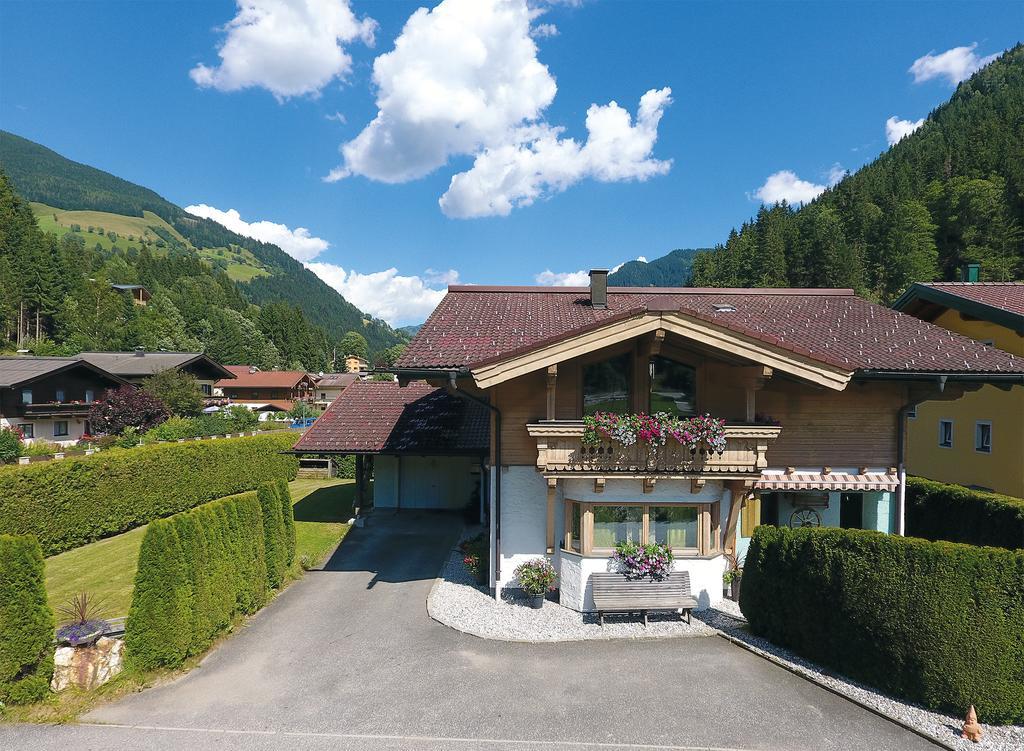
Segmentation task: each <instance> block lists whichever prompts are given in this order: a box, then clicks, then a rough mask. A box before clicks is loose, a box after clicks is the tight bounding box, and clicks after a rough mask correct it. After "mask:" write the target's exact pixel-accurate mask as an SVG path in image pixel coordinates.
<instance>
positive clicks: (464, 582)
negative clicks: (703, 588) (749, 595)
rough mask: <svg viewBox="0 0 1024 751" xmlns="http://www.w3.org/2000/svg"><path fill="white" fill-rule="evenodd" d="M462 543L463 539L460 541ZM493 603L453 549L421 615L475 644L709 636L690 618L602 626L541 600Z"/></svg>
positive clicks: (623, 619)
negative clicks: (481, 641) (535, 604)
mask: <svg viewBox="0 0 1024 751" xmlns="http://www.w3.org/2000/svg"><path fill="white" fill-rule="evenodd" d="M463 537H465V536H463ZM505 592H506V594H505V596H504V597H503V599H502V600H500V601H499V600H495V599H494V598H493V597H491V595H490V594H489V593H488V592H487V590H486V588H484V587H480V586H478V585H477V584H476V583H475V582H474V581H473V579H472V577H471V576H470V575H469V573H468V572H467V571H466V567H465V566H464V565H463V564H462V553H461V552H459V550H458V548H457V547H456V548H455V549H454V550H452V552H451V554H450V555H449V556H448V559H447V561H445V564H444V567H443V568H442V570H441V573H440V574H439V575H438V578H437V579H436V580H435V581H434V585H433V587H431V590H430V595H429V597H428V598H427V613H428V614H429V615H430V617H431V618H433V619H434V620H435V621H437V622H438V623H441V624H443V625H445V626H448V627H450V628H454V629H455V630H457V631H462V632H464V633H467V634H471V635H473V636H478V637H480V638H481V639H494V640H497V641H516V642H566V641H583V640H587V639H665V638H685V637H695V636H705V637H706V636H715V635H716V633H717V632H716V631H715V629H714V628H712V627H711V626H708V625H706V624H705V623H703V622H702V621H701V620H699V619H698V618H697V617H696V615H695V616H694V617H693V619H692V624H687V623H686V621H683V620H680V618H679V616H677V615H672V614H653V615H651V616H650V617H649V619H648V620H649V625H647V626H644V624H643V621H641V620H639V619H637V618H636V616H633V617H627V616H605V625H604V626H601V625H600V624H599V623H598V622H597V616H594V615H584V616H583V617H582V618H581V617H580V613H578V612H576V611H575V610H570V609H569V608H566V607H563V606H561V605H559V604H558V603H557V602H554V601H552V600H550V599H549V600H546V601H545V602H544V607H543V608H541V609H540V610H534V609H532V608H530V607H527V606H526V604H525V603H524V602H523V601H522V600H521V599H519V598H517V597H516V596H515V595H514V594H513V593H511V592H509V590H505Z"/></svg>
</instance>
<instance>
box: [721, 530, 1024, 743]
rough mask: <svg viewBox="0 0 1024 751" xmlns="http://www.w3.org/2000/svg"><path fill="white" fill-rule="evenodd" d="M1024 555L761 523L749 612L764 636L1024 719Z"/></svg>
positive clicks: (917, 696) (924, 692)
mask: <svg viewBox="0 0 1024 751" xmlns="http://www.w3.org/2000/svg"><path fill="white" fill-rule="evenodd" d="M1021 592H1024V551H1016V552H1015V551H1009V550H1002V549H999V548H983V547H975V546H972V545H960V544H955V543H948V542H928V541H926V540H919V539H913V538H904V537H894V536H889V535H884V534H882V533H880V532H866V531H861V530H842V529H795V530H790V529H780V528H776V527H771V526H761V527H758V528H757V530H756V531H755V533H754V538H753V540H752V542H751V545H750V550H749V552H748V553H747V557H746V564H745V566H744V569H743V589H742V592H741V593H740V608H741V609H742V611H743V614H744V615H745V616H746V617H747V619H748V620H749V621H750V627H751V629H752V630H753V631H754V633H757V634H760V635H762V636H765V637H766V638H768V639H770V640H772V641H773V642H775V643H777V644H780V645H782V646H784V647H787V648H789V649H792V650H793V651H794V652H797V653H798V654H800V655H802V656H804V657H806V658H808V659H811V660H814V661H816V662H818V663H820V664H822V665H826V666H828V667H830V668H833V669H835V670H837V671H839V672H840V673H843V674H844V675H847V676H849V677H850V678H853V679H856V680H859V681H863V682H865V683H868V684H870V685H872V686H876V687H878V688H879V689H881V690H883V691H885V692H887V693H890V694H892V695H894V696H897V697H900V698H902V699H906V700H909V701H913V702H918V703H920V704H923V705H924V706H926V707H928V708H930V709H935V710H940V711H946V712H950V713H951V714H954V715H957V716H960V715H962V714H963V713H964V712H965V711H966V708H967V707H968V706H970V705H971V704H974V705H975V706H976V707H977V709H978V715H979V716H980V717H981V719H982V720H983V721H985V722H994V723H1010V722H1015V723H1020V722H1024V639H1022V638H1021V634H1024V598H1022V597H1021Z"/></svg>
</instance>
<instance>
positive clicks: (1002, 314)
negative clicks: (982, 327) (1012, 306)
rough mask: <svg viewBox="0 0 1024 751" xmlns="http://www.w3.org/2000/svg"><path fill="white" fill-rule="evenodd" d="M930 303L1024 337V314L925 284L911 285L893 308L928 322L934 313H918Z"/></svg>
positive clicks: (934, 316) (933, 316)
mask: <svg viewBox="0 0 1024 751" xmlns="http://www.w3.org/2000/svg"><path fill="white" fill-rule="evenodd" d="M929 303H930V304H931V305H936V306H939V307H940V308H949V309H950V310H955V311H957V312H959V313H963V314H965V315H969V316H972V317H974V318H979V319H981V320H983V321H988V322H990V323H994V324H996V325H997V326H1004V327H1006V328H1008V329H1010V330H1011V331H1015V332H1016V333H1017V334H1020V335H1022V336H1024V315H1021V314H1020V313H1014V312H1013V311H1010V310H1004V309H1003V308H999V307H996V306H994V305H988V304H986V303H983V302H979V301H977V300H971V299H969V298H966V297H962V296H960V295H954V294H953V293H951V292H947V291H946V290H942V289H936V288H935V287H929V286H928V285H927V284H917V283H915V284H912V285H911V286H910V287H909V288H908V289H907V291H906V292H904V293H903V294H902V295H900V296H899V298H897V300H896V302H894V303H893V304H892V307H893V310H898V311H900V312H902V313H907V314H908V315H913V316H915V317H918V318H923V319H924V320H928V321H930V320H933V319H934V318H936V317H937V316H936V315H932V316H930V317H929V316H919V315H917V313H919V312H920V313H923V312H924V311H923V308H926V307H927V304H929Z"/></svg>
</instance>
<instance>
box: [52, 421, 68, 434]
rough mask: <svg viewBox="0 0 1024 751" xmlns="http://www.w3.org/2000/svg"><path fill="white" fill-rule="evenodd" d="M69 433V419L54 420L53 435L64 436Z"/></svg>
mask: <svg viewBox="0 0 1024 751" xmlns="http://www.w3.org/2000/svg"><path fill="white" fill-rule="evenodd" d="M67 434H68V421H67V420H54V422H53V437H54V438H62V437H64V436H66V435H67Z"/></svg>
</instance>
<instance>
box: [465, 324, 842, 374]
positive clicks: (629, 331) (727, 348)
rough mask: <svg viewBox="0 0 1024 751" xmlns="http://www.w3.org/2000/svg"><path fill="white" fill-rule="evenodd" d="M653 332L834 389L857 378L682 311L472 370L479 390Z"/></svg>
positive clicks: (610, 327) (574, 336) (616, 326)
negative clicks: (701, 345) (684, 340)
mask: <svg viewBox="0 0 1024 751" xmlns="http://www.w3.org/2000/svg"><path fill="white" fill-rule="evenodd" d="M654 331H665V332H669V333H672V334H676V335H678V336H680V337H682V338H684V339H688V340H690V341H694V342H699V343H700V344H703V345H705V346H707V347H711V348H712V349H717V350H720V351H722V352H728V353H730V354H732V355H735V356H738V357H742V358H746V359H748V360H751V361H753V362H756V363H760V364H763V365H767V366H769V367H771V368H774V369H775V370H777V371H779V372H781V373H786V374H788V375H791V376H795V377H797V378H800V379H803V380H805V381H809V382H811V383H815V384H818V385H820V386H824V387H826V388H829V389H832V390H834V391H842V390H843V389H845V388H846V385H847V384H848V383H849V382H850V378H851V377H852V376H853V371H852V370H848V369H846V368H841V367H838V366H836V365H831V364H829V363H825V362H822V361H820V360H815V359H814V358H811V357H808V356H806V355H803V354H800V353H797V352H793V351H790V350H788V349H785V348H783V347H779V346H776V345H773V344H769V343H767V342H764V341H761V340H759V339H757V338H755V337H752V336H749V335H746V334H741V333H739V332H736V331H732V330H730V329H727V328H725V327H723V326H718V325H716V324H714V323H710V322H708V321H705V320H703V319H700V318H697V317H696V316H690V315H687V314H685V313H681V312H679V311H661V312H646V313H639V314H637V315H634V316H631V317H629V318H626V319H623V320H615V321H612V322H609V323H607V324H606V325H604V326H599V327H594V328H590V329H587V330H585V331H582V332H580V333H576V334H573V333H571V332H570V333H569V334H567V335H566V336H564V337H562V338H560V339H559V340H557V341H553V342H549V343H547V344H541V345H539V346H537V347H536V348H533V349H530V350H528V351H526V352H522V353H519V354H516V355H513V356H512V357H508V358H504V359H502V360H498V361H495V362H487V363H484V364H481V365H478V366H477V367H474V368H472V370H471V372H472V375H473V378H474V380H475V381H476V384H477V385H478V386H479V387H480V388H484V389H486V388H491V387H492V386H496V385H498V384H499V383H503V382H505V381H508V380H511V379H513V378H518V377H519V376H521V375H525V374H527V373H532V372H534V371H536V370H540V369H541V368H545V367H547V366H549V365H555V364H557V363H559V362H563V361H565V360H570V359H572V358H574V357H579V356H581V355H585V354H588V353H590V352H594V351H596V350H599V349H603V348H605V347H608V346H609V345H612V344H616V343H618V342H621V341H625V340H628V339H632V338H634V337H637V336H642V335H644V334H647V333H651V332H654Z"/></svg>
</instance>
